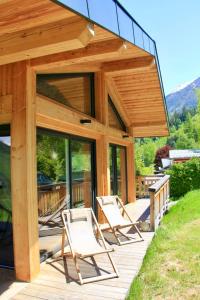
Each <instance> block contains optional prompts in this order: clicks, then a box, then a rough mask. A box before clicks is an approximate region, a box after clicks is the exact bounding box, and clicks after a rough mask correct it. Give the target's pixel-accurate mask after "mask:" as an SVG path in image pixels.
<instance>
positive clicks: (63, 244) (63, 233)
mask: <svg viewBox="0 0 200 300" xmlns="http://www.w3.org/2000/svg"><path fill="white" fill-rule="evenodd" d="M64 249H65V230H64V229H63V231H62V246H61V256H64Z"/></svg>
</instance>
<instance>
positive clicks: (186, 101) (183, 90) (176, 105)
mask: <svg viewBox="0 0 200 300" xmlns="http://www.w3.org/2000/svg"><path fill="white" fill-rule="evenodd" d="M197 88H200V77H199V78H197V79H196V80H194V81H193V82H191V83H189V84H188V85H186V86H183V85H182V86H181V87H180V88H179V89H177V90H176V91H175V92H173V93H171V94H169V95H168V96H167V97H166V102H167V108H168V112H169V113H170V114H171V113H173V112H175V111H177V112H180V111H181V110H182V109H183V107H187V108H192V107H196V105H197V97H196V94H195V89H197Z"/></svg>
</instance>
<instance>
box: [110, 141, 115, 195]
mask: <svg viewBox="0 0 200 300" xmlns="http://www.w3.org/2000/svg"><path fill="white" fill-rule="evenodd" d="M109 163H110V194H111V195H114V164H113V147H112V146H110V147H109Z"/></svg>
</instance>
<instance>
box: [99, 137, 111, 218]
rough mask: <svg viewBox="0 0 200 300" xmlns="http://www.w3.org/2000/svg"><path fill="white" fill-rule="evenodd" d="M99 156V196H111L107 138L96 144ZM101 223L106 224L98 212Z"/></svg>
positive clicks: (102, 138)
mask: <svg viewBox="0 0 200 300" xmlns="http://www.w3.org/2000/svg"><path fill="white" fill-rule="evenodd" d="M96 144H97V145H96V146H97V147H96V149H97V150H96V156H97V179H98V180H97V196H106V195H109V194H110V168H109V143H108V140H107V137H106V136H102V137H101V138H100V139H98V140H97V143H96ZM98 221H99V223H104V222H105V219H104V217H103V214H102V212H101V211H100V210H99V211H98Z"/></svg>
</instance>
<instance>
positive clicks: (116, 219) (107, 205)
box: [97, 196, 124, 226]
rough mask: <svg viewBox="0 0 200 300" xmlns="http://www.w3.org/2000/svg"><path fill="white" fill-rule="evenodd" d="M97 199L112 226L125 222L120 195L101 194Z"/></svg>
mask: <svg viewBox="0 0 200 300" xmlns="http://www.w3.org/2000/svg"><path fill="white" fill-rule="evenodd" d="M97 201H98V203H99V205H100V207H101V209H102V210H103V212H104V214H105V216H106V218H107V220H108V222H109V223H110V225H111V226H116V225H120V224H123V222H124V218H123V216H122V214H121V211H120V207H119V205H118V196H101V197H97Z"/></svg>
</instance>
